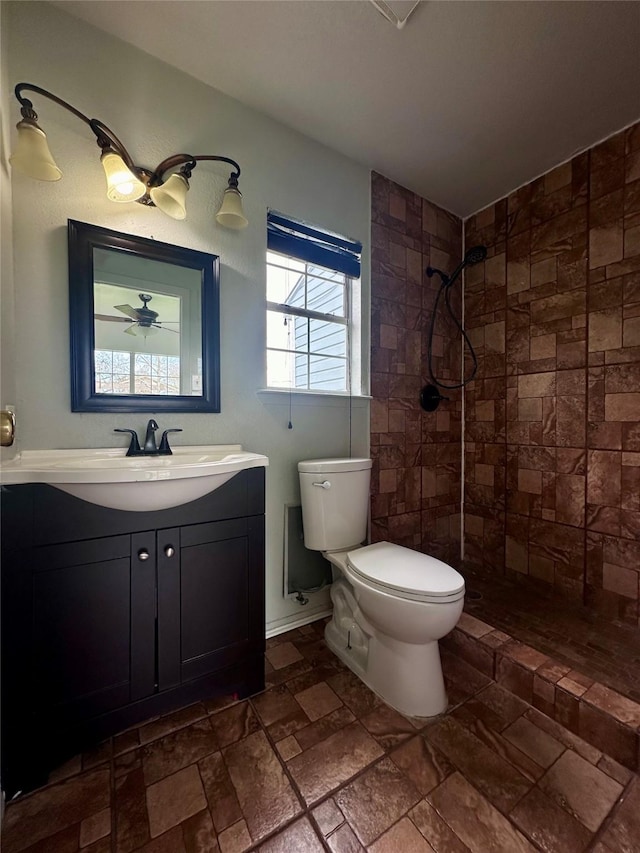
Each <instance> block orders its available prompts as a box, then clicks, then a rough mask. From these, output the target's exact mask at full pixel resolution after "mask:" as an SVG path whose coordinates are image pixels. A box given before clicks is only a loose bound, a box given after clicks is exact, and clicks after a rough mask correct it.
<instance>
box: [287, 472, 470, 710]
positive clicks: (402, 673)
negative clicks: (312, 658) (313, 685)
mask: <svg viewBox="0 0 640 853" xmlns="http://www.w3.org/2000/svg"><path fill="white" fill-rule="evenodd" d="M298 473H299V477H300V492H301V498H302V518H303V527H304V544H305V546H306V547H307V548H309V549H310V550H312V551H321V552H322V554H323V556H324V557H325V558H326V559H327V560H329V562H330V563H331V564H332V566H333V567H334V569H333V577H334V580H333V584H332V586H331V599H332V601H333V617H332V619H331V621H330V622H329V623H328V624H327V627H326V629H325V639H326V641H327V644H328V646H329V648H331V650H332V651H333V652H334V653H335V654H336V655H337V656H338V657H339V658H340V659H341V660H342V661H343V662H344V663H345V664H346V665H347V666H348V667H349V668H350V669H351V670H352V671H353V672H354V673H355V674H356V675H357V676H358V677H359V678H361V679H362V681H364V683H365V684H366V685H367V686H368V687H370V688H371V690H373V691H374V692H375V693H377V694H378V695H379V696H380V697H381V698H382V699H384V701H385V702H386V703H387V704H388V705H391V707H393V708H395V709H396V710H398V711H400V712H401V713H402V714H406V715H408V716H411V717H432V716H434V715H436V714H441V713H442V712H443V711H444V710H445V709H446V707H447V694H446V691H445V686H444V679H443V677H442V666H441V664H440V652H439V649H438V640H439V639H440V638H441V637H444V636H445V634H448V633H449V631H451V630H452V629H453V628H454V626H455V624H456V623H457V621H458V619H459V617H460V614H461V613H462V607H463V603H464V579H463V577H462V575H460V574H459V573H458V572H457V571H456V570H455V569H454V568H452V567H451V566H449V565H447V564H446V563H443V562H442V561H440V560H437V559H436V558H435V557H430V556H428V555H427V554H421V553H420V552H418V551H413V550H411V549H410V548H404V547H402V546H400V545H393V544H391V543H390V542H376V543H375V544H373V545H362V542H364V540H365V539H366V535H367V516H368V508H369V482H370V478H371V459H309V460H306V461H303V462H299V463H298Z"/></svg>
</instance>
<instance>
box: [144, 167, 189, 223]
mask: <svg viewBox="0 0 640 853" xmlns="http://www.w3.org/2000/svg"><path fill="white" fill-rule="evenodd" d="M188 192H189V181H188V180H187V179H186V178H185V176H184V175H180V174H178V173H175V174H173V175H171V177H170V178H168V179H167V180H166V181H165V182H164V184H161V185H160V186H159V187H153V189H152V190H151V192H150V193H149V194H150V196H151V201H152V202H153V203H154V204H155V206H156V207H157V208H159V209H160V210H161V211H162V212H163V213H166V214H167V216H170V217H171V218H172V219H186V216H187V208H186V201H187V193H188Z"/></svg>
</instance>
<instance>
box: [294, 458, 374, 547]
mask: <svg viewBox="0 0 640 853" xmlns="http://www.w3.org/2000/svg"><path fill="white" fill-rule="evenodd" d="M298 474H299V476H300V494H301V498H302V523H303V527H304V544H305V546H306V547H307V548H309V549H310V550H312V551H339V550H342V549H344V548H351V547H355V546H356V545H360V544H361V543H362V542H364V540H365V539H366V536H367V518H368V514H369V482H370V480H371V459H307V460H305V461H304V462H299V463H298Z"/></svg>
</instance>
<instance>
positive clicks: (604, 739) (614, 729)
mask: <svg viewBox="0 0 640 853" xmlns="http://www.w3.org/2000/svg"><path fill="white" fill-rule="evenodd" d="M578 734H579V735H580V736H581V737H582V738H584V739H585V740H586V741H588V742H589V743H592V744H593V745H594V746H597V747H598V748H599V749H601V750H602V751H603V752H606V753H607V754H608V755H610V756H612V757H613V758H615V760H616V761H619V762H620V763H621V764H624V765H625V767H630V768H631V769H633V770H635V769H636V768H637V762H638V744H639V740H638V734H636V731H635V729H631V728H629V727H628V726H625V725H624V724H623V723H620V722H618V720H616V719H615V718H613V717H611V716H610V715H609V714H606V713H604V712H603V711H600V710H599V709H598V708H595V707H593V706H592V705H589V704H588V703H587V702H584V701H581V702H580V707H579V710H578Z"/></svg>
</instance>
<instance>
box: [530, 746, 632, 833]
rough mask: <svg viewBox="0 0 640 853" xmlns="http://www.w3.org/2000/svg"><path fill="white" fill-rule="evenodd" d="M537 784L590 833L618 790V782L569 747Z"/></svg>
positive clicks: (605, 814) (608, 807) (618, 793)
mask: <svg viewBox="0 0 640 853" xmlns="http://www.w3.org/2000/svg"><path fill="white" fill-rule="evenodd" d="M539 785H540V787H541V788H542V790H543V791H544V792H545V793H546V794H547V796H549V797H551V798H552V799H553V800H555V801H556V802H557V803H558V804H559V805H561V806H562V807H563V808H565V809H566V810H567V811H568V812H569V813H570V814H572V815H573V816H574V817H576V818H578V820H579V821H581V822H582V823H583V824H584V825H585V826H586V827H587V829H590V830H591V831H592V832H595V831H596V830H597V829H598V827H599V826H600V824H601V823H602V821H603V820H604V819H605V817H606V816H607V814H608V813H609V811H610V809H611V807H612V806H613V804H614V803H615V801H616V800H617V798H618V797H619V796H620V794H621V792H622V785H619V784H618V783H617V782H615V781H614V780H613V779H611V778H609V776H606V775H605V774H604V773H602V771H600V770H598V769H597V768H596V767H594V766H593V765H592V764H589V762H588V761H585V760H584V758H581V757H580V756H579V755H576V753H575V752H572V751H571V750H569V749H568V750H567V751H566V752H565V753H564V754H563V755H561V756H560V758H559V759H558V760H557V761H556V763H555V764H554V765H553V766H552V767H551V768H550V769H549V770H547V772H546V773H545V775H544V776H543V777H542V779H541V780H540V782H539Z"/></svg>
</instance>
